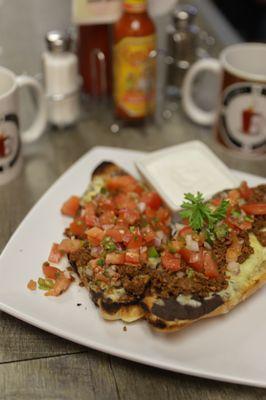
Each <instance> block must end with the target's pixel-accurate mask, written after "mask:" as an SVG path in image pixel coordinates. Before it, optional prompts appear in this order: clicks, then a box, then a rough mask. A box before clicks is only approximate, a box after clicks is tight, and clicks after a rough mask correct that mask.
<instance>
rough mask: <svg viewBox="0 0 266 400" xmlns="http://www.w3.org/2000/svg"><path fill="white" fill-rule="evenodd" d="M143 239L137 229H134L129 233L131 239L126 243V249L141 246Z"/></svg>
mask: <svg viewBox="0 0 266 400" xmlns="http://www.w3.org/2000/svg"><path fill="white" fill-rule="evenodd" d="M142 242H143V239H142V237H141V235H140V233H139V230H138V229H136V230H135V232H133V233H131V239H130V240H129V242H128V244H127V248H128V249H139V248H140V247H141V246H142Z"/></svg>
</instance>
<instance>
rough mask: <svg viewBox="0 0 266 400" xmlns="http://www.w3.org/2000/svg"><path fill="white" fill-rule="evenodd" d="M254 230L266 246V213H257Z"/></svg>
mask: <svg viewBox="0 0 266 400" xmlns="http://www.w3.org/2000/svg"><path fill="white" fill-rule="evenodd" d="M263 229H264V230H263ZM252 232H253V233H254V235H256V237H257V239H258V240H259V242H260V243H261V244H262V246H266V215H255V217H254V223H253V227H252Z"/></svg>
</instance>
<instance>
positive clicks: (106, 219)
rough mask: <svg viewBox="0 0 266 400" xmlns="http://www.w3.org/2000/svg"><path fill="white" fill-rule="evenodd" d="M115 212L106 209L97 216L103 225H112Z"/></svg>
mask: <svg viewBox="0 0 266 400" xmlns="http://www.w3.org/2000/svg"><path fill="white" fill-rule="evenodd" d="M115 219H116V217H115V213H114V211H106V212H105V213H103V214H102V215H100V217H99V223H100V225H101V226H103V225H113V224H114V223H115Z"/></svg>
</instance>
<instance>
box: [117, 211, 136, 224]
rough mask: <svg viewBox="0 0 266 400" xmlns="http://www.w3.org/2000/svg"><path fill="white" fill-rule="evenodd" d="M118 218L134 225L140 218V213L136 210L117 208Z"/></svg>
mask: <svg viewBox="0 0 266 400" xmlns="http://www.w3.org/2000/svg"><path fill="white" fill-rule="evenodd" d="M119 218H120V219H122V220H123V221H125V222H127V223H128V224H129V225H134V224H135V223H136V222H137V220H138V219H139V218H140V213H139V211H137V210H131V209H129V208H122V209H121V210H119Z"/></svg>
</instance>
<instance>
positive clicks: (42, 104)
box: [16, 75, 46, 143]
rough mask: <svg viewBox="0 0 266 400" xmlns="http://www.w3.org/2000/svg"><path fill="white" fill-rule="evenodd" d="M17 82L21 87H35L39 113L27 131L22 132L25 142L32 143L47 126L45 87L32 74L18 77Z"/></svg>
mask: <svg viewBox="0 0 266 400" xmlns="http://www.w3.org/2000/svg"><path fill="white" fill-rule="evenodd" d="M16 81H17V84H18V86H19V87H20V88H22V87H23V86H29V87H31V88H32V89H33V91H34V92H35V94H36V99H37V108H38V109H37V114H36V116H35V118H34V120H33V122H32V124H31V126H30V127H29V128H28V129H26V130H25V131H23V132H21V138H22V142H23V143H30V142H33V141H34V140H36V139H38V138H39V137H40V136H41V135H42V134H43V132H44V129H45V126H46V101H45V96H44V93H43V89H42V87H41V85H40V83H39V82H38V81H37V80H36V79H34V78H31V77H30V76H27V75H20V76H17V78H16Z"/></svg>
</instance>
